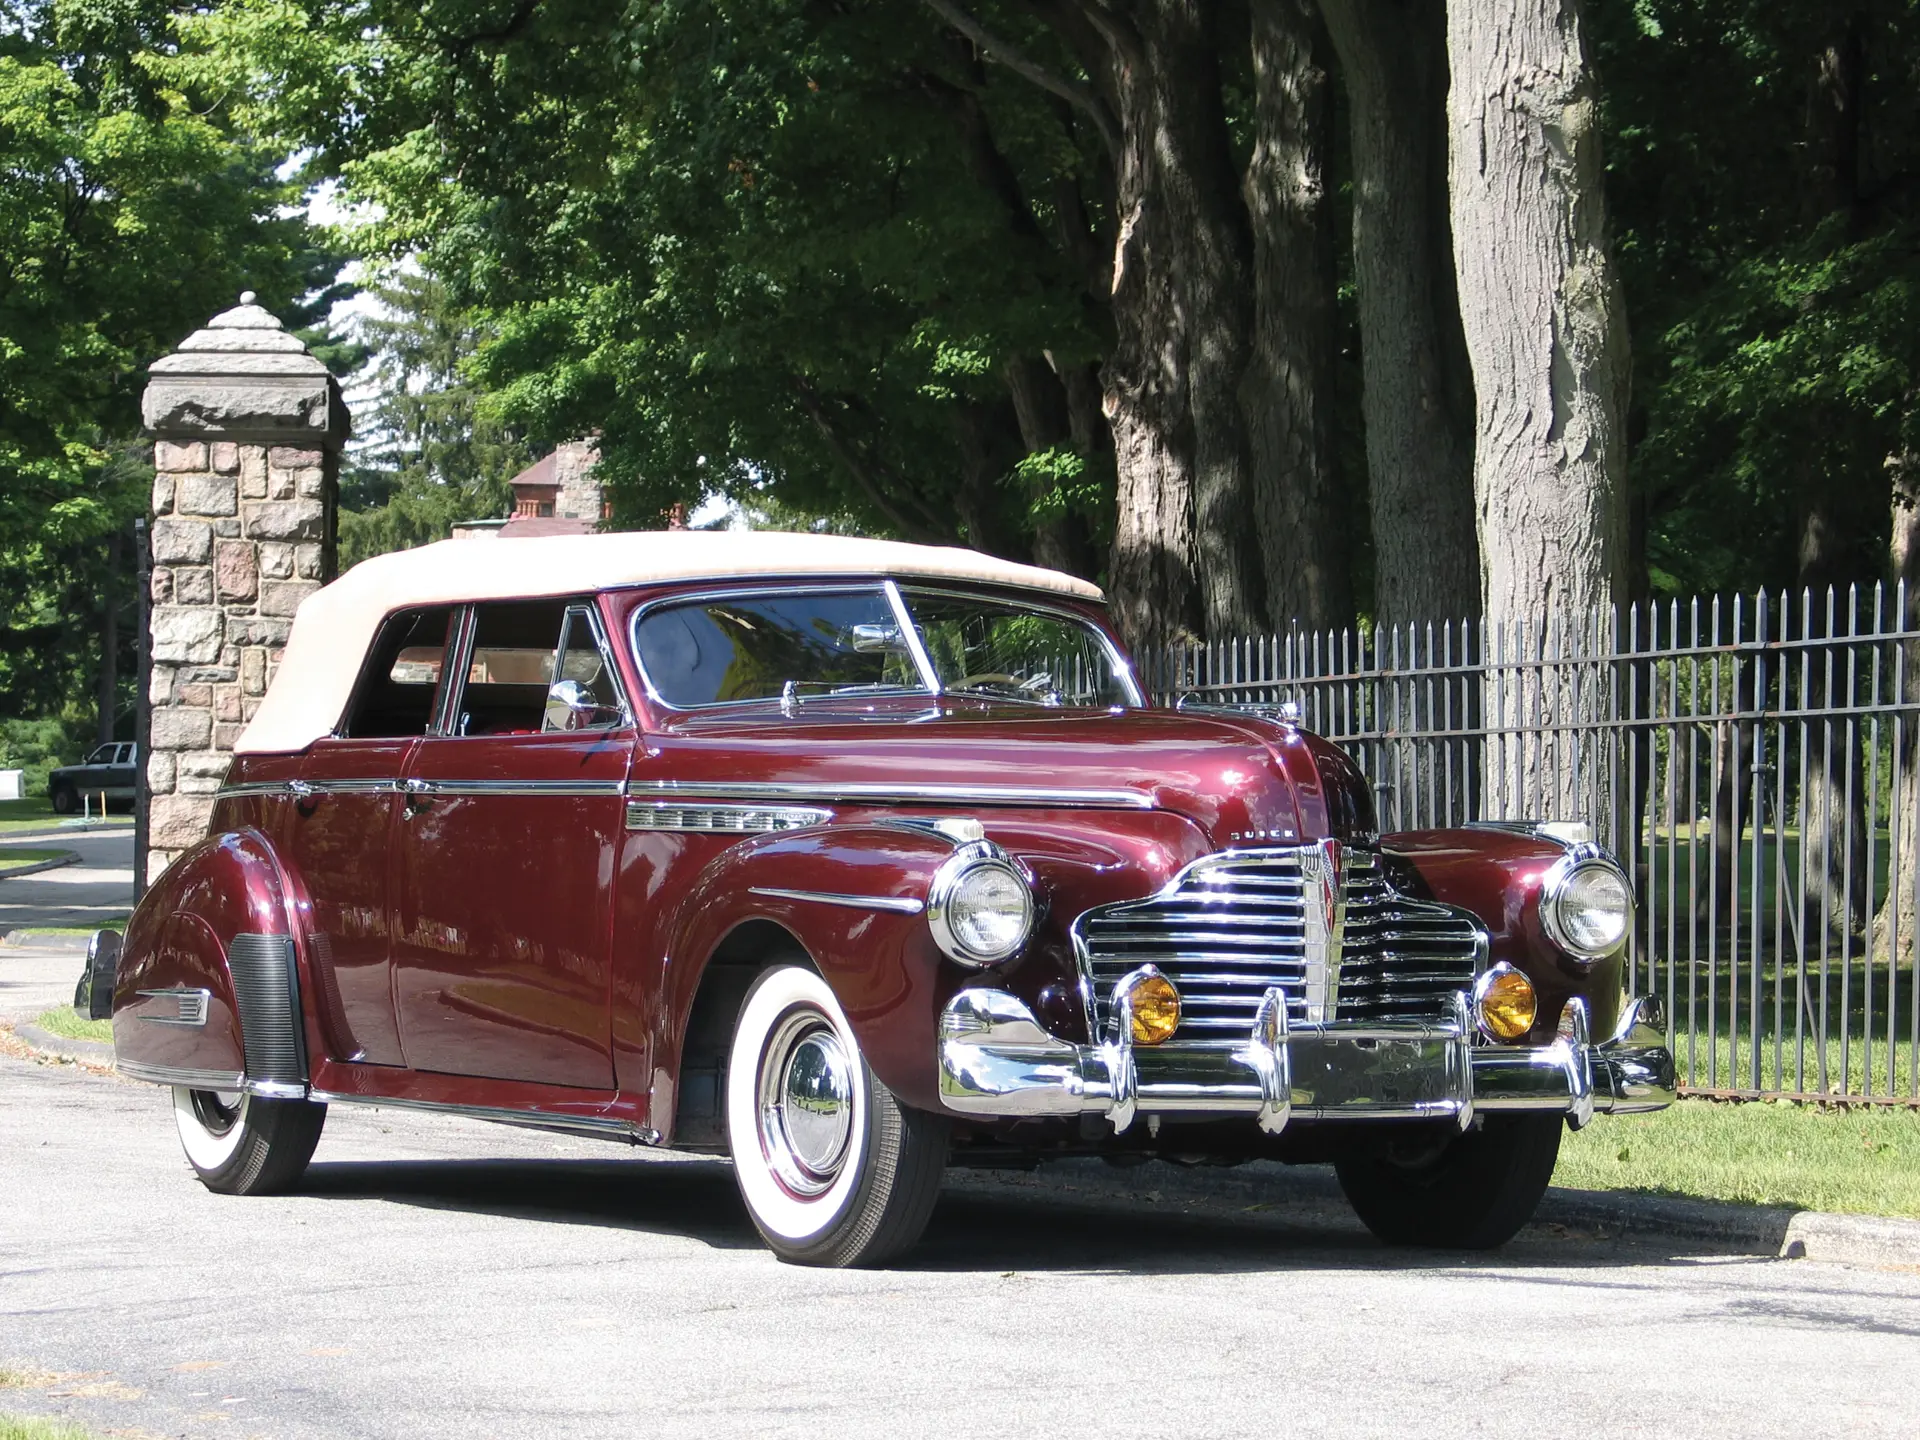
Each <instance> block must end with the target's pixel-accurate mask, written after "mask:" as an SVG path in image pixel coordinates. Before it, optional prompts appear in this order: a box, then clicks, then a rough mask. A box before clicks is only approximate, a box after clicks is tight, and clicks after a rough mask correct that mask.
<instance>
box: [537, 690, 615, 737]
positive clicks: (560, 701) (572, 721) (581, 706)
mask: <svg viewBox="0 0 1920 1440" xmlns="http://www.w3.org/2000/svg"><path fill="white" fill-rule="evenodd" d="M607 708H608V707H606V706H605V705H602V704H601V703H600V702H599V701H597V700H595V699H594V698H593V695H592V692H590V691H589V690H588V689H587V687H586V686H584V685H582V684H581V683H580V682H579V681H578V680H556V681H554V682H553V684H551V685H549V686H548V687H547V715H546V722H545V723H546V728H547V729H549V730H584V729H586V728H587V727H588V726H590V725H592V724H593V720H594V717H595V716H596V715H598V714H599V713H600V712H601V711H603V710H605V709H607Z"/></svg>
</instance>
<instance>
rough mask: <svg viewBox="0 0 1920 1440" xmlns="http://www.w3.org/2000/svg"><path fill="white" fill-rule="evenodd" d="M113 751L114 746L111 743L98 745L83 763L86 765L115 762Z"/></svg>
mask: <svg viewBox="0 0 1920 1440" xmlns="http://www.w3.org/2000/svg"><path fill="white" fill-rule="evenodd" d="M113 752H114V747H113V746H111V745H100V746H96V747H95V749H94V752H93V753H92V754H91V755H89V756H87V758H86V759H85V760H84V761H82V762H81V763H82V764H85V765H111V764H112V763H113Z"/></svg>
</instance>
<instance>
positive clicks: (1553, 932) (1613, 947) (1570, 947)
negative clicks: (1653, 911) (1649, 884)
mask: <svg viewBox="0 0 1920 1440" xmlns="http://www.w3.org/2000/svg"><path fill="white" fill-rule="evenodd" d="M1594 870H1598V871H1603V872H1605V873H1607V874H1609V875H1611V876H1613V877H1614V878H1615V879H1617V880H1618V881H1619V882H1620V889H1621V893H1622V894H1624V895H1625V896H1626V912H1625V915H1624V917H1623V919H1622V923H1621V926H1620V938H1619V939H1617V940H1615V941H1612V942H1611V943H1609V944H1607V945H1605V946H1601V947H1597V948H1596V947H1594V946H1591V945H1586V944H1583V943H1581V942H1580V941H1579V940H1577V939H1576V938H1575V936H1574V933H1573V927H1572V926H1571V925H1569V924H1568V922H1567V915H1566V904H1567V897H1568V895H1569V894H1570V893H1571V891H1572V889H1573V885H1574V881H1575V880H1576V879H1578V878H1579V876H1580V875H1581V874H1583V873H1585V872H1587V871H1594ZM1633 921H1634V898H1633V882H1632V881H1631V880H1629V879H1628V878H1627V872H1626V871H1625V870H1623V869H1622V868H1621V867H1620V866H1619V865H1617V864H1615V863H1614V862H1613V861H1612V860H1610V859H1608V858H1607V856H1606V855H1604V854H1602V853H1601V852H1600V851H1599V850H1598V849H1596V848H1592V847H1587V848H1583V849H1578V850H1574V851H1570V852H1569V853H1568V854H1566V855H1563V856H1561V857H1560V859H1558V860H1556V861H1555V862H1554V863H1553V867H1552V868H1551V869H1549V870H1548V871H1547V874H1546V878H1545V880H1544V881H1543V882H1542V885H1541V890H1540V925H1541V928H1542V929H1544V930H1545V931H1546V932H1547V938H1548V939H1549V940H1551V941H1552V942H1553V943H1554V944H1555V945H1556V946H1558V947H1559V949H1560V950H1561V951H1562V952H1563V953H1564V954H1566V955H1567V956H1569V957H1570V958H1572V959H1574V960H1577V961H1579V962H1580V963H1581V964H1583V965H1593V964H1597V963H1598V962H1599V961H1601V960H1604V959H1606V958H1607V957H1608V956H1609V955H1613V954H1617V953H1618V952H1619V951H1620V950H1621V949H1622V948H1624V947H1625V945H1626V943H1627V941H1628V939H1629V938H1631V936H1632V935H1633Z"/></svg>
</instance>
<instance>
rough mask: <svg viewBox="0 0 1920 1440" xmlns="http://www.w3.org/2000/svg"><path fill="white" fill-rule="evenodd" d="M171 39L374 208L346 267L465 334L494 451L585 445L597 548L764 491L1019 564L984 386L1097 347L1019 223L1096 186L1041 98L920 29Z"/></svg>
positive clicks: (1009, 444)
mask: <svg viewBox="0 0 1920 1440" xmlns="http://www.w3.org/2000/svg"><path fill="white" fill-rule="evenodd" d="M197 33H199V34H201V35H203V36H205V37H206V38H207V40H208V49H207V52H206V58H205V61H204V64H205V66H206V67H208V68H207V72H206V73H217V74H219V75H220V76H221V78H222V79H223V80H224V81H226V82H230V83H232V84H233V85H234V87H235V89H236V90H239V89H240V88H242V85H243V84H244V88H245V91H246V93H247V94H248V95H250V96H251V99H250V101H249V102H248V104H249V105H250V106H251V109H250V110H249V111H248V113H249V114H250V115H251V116H252V117H253V118H254V119H255V121H256V123H258V124H260V125H262V126H265V127H270V128H271V129H272V130H273V132H274V133H276V134H277V135H279V136H281V137H282V140H283V143H287V144H296V143H297V144H302V145H311V146H314V147H316V148H317V150H318V152H319V154H320V156H321V157H322V159H323V162H324V163H325V164H327V165H329V166H332V167H335V168H337V169H338V170H339V171H340V172H341V173H342V174H344V175H345V176H346V177H347V180H348V182H349V186H350V189H351V191H352V193H353V195H354V196H355V197H356V198H359V199H362V200H365V201H367V202H370V209H369V211H368V213H369V215H370V216H371V217H372V218H370V219H368V221H367V222H366V224H365V225H364V227H363V229H362V231H361V233H360V237H359V238H360V241H361V243H362V244H364V245H366V246H368V247H370V248H371V249H372V250H374V251H375V252H377V253H380V254H383V255H385V256H387V257H389V258H399V257H401V256H409V255H411V256H417V257H418V258H419V260H420V262H421V263H422V265H423V267H424V268H425V270H426V271H427V273H429V274H432V275H435V276H437V277H440V278H442V279H443V280H444V281H445V283H446V284H447V286H448V288H449V291H450V293H451V295H452V297H453V299H454V301H455V302H456V303H457V304H458V305H460V306H462V307H465V308H471V309H473V310H474V311H476V313H477V315H478V317H479V318H480V319H481V320H483V322H484V325H485V327H486V328H487V329H488V330H489V331H490V338H489V339H488V340H487V341H486V343H484V344H483V345H482V346H481V347H480V349H479V351H478V353H477V355H476V356H475V358H474V361H473V364H472V369H471V374H472V376H473V378H474V379H475V380H476V381H477V382H478V383H480V384H481V385H483V386H484V387H486V389H487V390H488V391H489V392H490V393H491V395H492V396H493V398H494V400H495V402H496V404H497V407H498V408H497V412H496V413H497V414H498V415H499V416H500V418H501V419H502V420H503V421H505V422H507V423H509V424H511V425H513V426H515V427H517V428H520V429H521V430H523V431H524V432H525V433H526V434H527V435H528V436H529V437H530V438H532V439H533V440H534V441H535V442H536V443H539V444H541V445H547V444H552V443H555V442H557V441H561V440H565V439H568V438H571V437H574V436H577V435H580V434H583V433H586V432H587V431H589V430H597V431H599V432H600V434H601V443H600V451H601V456H602V465H603V473H604V475H605V476H606V477H607V478H608V479H609V480H610V482H611V486H612V491H613V497H614V500H615V504H616V519H618V520H622V521H625V522H627V523H643V524H651V523H655V521H654V518H653V517H655V516H657V515H658V514H659V513H660V511H662V510H663V509H665V508H666V507H668V506H669V505H671V504H673V503H674V502H676V501H677V502H684V503H693V502H696V501H698V500H699V499H700V498H701V497H702V496H703V495H704V494H709V493H720V494H726V495H732V496H735V497H737V498H739V499H740V500H741V501H742V502H743V503H749V504H751V503H752V502H753V499H754V497H755V496H758V495H764V494H766V493H769V492H770V491H771V492H773V493H777V494H778V496H779V497H780V499H781V500H782V502H783V503H785V504H789V505H792V506H795V507H797V508H799V509H801V510H805V511H808V512H812V513H833V512H839V511H849V512H851V513H854V514H857V515H859V516H860V517H861V518H862V520H863V523H864V525H865V527H866V528H868V529H869V530H891V531H894V532H898V533H907V534H913V535H918V536H924V537H927V538H956V537H959V536H961V535H963V534H965V535H966V536H967V538H970V539H972V540H974V541H975V542H976V543H984V544H988V545H990V546H997V547H998V548H1011V549H1014V550H1016V551H1017V550H1020V549H1022V548H1024V544H1025V542H1024V540H1022V539H1021V538H1020V535H1021V532H1022V531H1023V530H1024V528H1025V526H1026V524H1027V517H1026V515H1025V500H1024V496H1023V494H1022V493H1020V492H1019V491H1018V489H1017V488H1015V487H1010V486H1005V485H1002V484H1000V483H999V482H1000V481H1002V480H1004V479H1005V478H1006V476H1007V474H1008V473H1009V472H1010V471H1011V470H1012V468H1013V465H1014V464H1015V463H1016V462H1017V461H1018V459H1019V456H1020V454H1022V453H1024V448H1025V447H1024V446H1023V445H1021V444H1020V443H1019V441H1018V437H1017V432H1016V427H1015V426H1014V424H1013V415H1012V409H1011V405H1010V402H1009V401H1008V398H1007V394H1006V389H1005V384H1004V381H1003V380H1002V378H1001V376H1000V369H1001V366H1002V365H1003V364H1004V362H1005V361H1006V360H1007V359H1008V358H1010V357H1012V356H1015V355H1028V356H1037V355H1039V354H1041V353H1042V352H1043V351H1044V352H1048V353H1051V354H1052V355H1054V356H1055V357H1056V358H1058V359H1060V360H1061V361H1062V362H1066V363H1071V362H1076V361H1082V360H1086V359H1089V358H1093V357H1096V356H1097V355H1098V354H1099V353H1100V351H1101V349H1102V348H1103V345H1104V339H1103V336H1102V333H1101V323H1102V322H1100V321H1099V320H1098V319H1097V317H1098V315H1099V311H1098V310H1097V309H1095V308H1093V307H1090V306H1089V305H1088V303H1087V296H1086V294H1085V292H1084V288H1083V280H1082V278H1081V277H1080V276H1079V275H1078V274H1077V273H1076V272H1075V271H1074V269H1073V267H1072V266H1071V265H1070V264H1069V263H1068V261H1067V259H1066V257H1065V255H1064V254H1063V253H1062V251H1061V250H1060V249H1059V248H1058V247H1057V246H1056V245H1055V243H1054V242H1053V241H1051V240H1050V239H1048V238H1047V235H1048V229H1047V227H1048V226H1050V225H1051V224H1052V222H1053V220H1054V219H1055V218H1056V217H1055V214H1054V212H1053V211H1052V209H1051V208H1050V206H1049V204H1047V203H1043V201H1041V200H1039V199H1035V198H1022V197H1044V196H1049V195H1051V194H1055V193H1059V190H1058V187H1059V186H1062V185H1064V186H1066V187H1070V188H1071V187H1075V186H1077V185H1078V184H1079V177H1080V176H1081V175H1082V173H1083V172H1086V173H1091V171H1090V166H1089V162H1088V158H1087V156H1085V155H1083V154H1082V153H1081V150H1080V148H1079V141H1078V140H1077V138H1076V136H1075V135H1074V134H1073V133H1071V132H1070V131H1069V129H1068V128H1066V127H1065V126H1064V125H1063V123H1062V121H1061V119H1060V116H1059V114H1058V112H1057V111H1056V109H1055V108H1054V107H1053V106H1052V105H1051V104H1050V103H1047V97H1046V96H1045V95H1044V94H1043V93H1042V92H1039V91H1037V90H1035V89H1034V88H1033V87H1031V86H1030V85H1028V84H1027V83H1026V82H1024V81H1022V80H1019V79H1017V78H1015V77H1010V76H1008V75H1007V74H1006V72H1004V71H1001V70H997V69H990V68H987V67H985V66H983V65H981V64H980V62H978V60H977V59H976V58H975V57H974V56H973V55H972V54H971V52H970V51H969V50H964V49H960V50H956V49H955V47H953V46H952V45H951V44H950V43H949V39H948V37H947V36H946V34H945V32H944V31H943V30H942V29H941V27H940V26H939V25H937V24H936V23H933V22H932V21H931V20H930V18H929V17H928V16H927V15H925V14H924V13H922V12H920V11H917V10H907V11H902V10H901V8H900V7H899V6H897V5H895V4H887V3H881V0H854V3H851V4H848V5H845V6H840V7H835V8H828V7H822V6H818V5H815V4H810V3H805V0H722V3H718V4H715V3H710V0H700V3H695V0H660V3H654V0H648V3H638V0H635V3H629V4H626V5H617V6H608V5H605V4H602V3H598V0H548V3H545V4H542V5H539V6H537V7H520V6H511V5H506V4H501V3H488V0H464V3H450V4H445V5H435V6H434V7H432V8H431V10H430V11H421V10H419V9H417V8H416V7H414V6H412V5H409V4H401V3H398V0H369V3H359V0H302V3H294V0H232V3H229V4H227V5H224V6H221V7H219V8H218V9H216V10H215V11H213V12H212V13H211V14H210V15H209V16H207V17H206V18H205V19H203V20H202V21H199V22H197ZM982 112H984V113H985V114H986V115H987V116H988V117H989V123H988V125H987V126H986V129H985V131H981V130H978V129H976V130H975V131H971V132H970V131H967V129H966V126H967V124H968V122H969V119H970V117H975V116H976V115H977V114H979V113H982ZM969 133H971V134H975V135H978V134H981V133H990V138H991V146H992V148H993V150H994V153H995V154H996V155H998V156H999V158H1000V160H1001V162H1002V163H1003V164H1004V165H1005V166H1006V167H1007V169H1008V173H1009V174H1011V175H1013V176H1014V177H1015V188H1016V191H1017V193H1016V194H1015V195H1014V197H1013V200H1014V202H1015V203H1014V204H1013V205H1011V206H1010V205H1009V204H1008V203H1006V200H1005V192H1004V191H1002V192H993V191H990V190H989V189H988V188H987V187H986V186H984V185H983V184H982V182H981V181H980V179H978V178H977V175H976V173H975V171H974V170H973V169H971V168H970V166H969V159H968V157H969V155H970V154H974V153H975V152H973V151H970V150H969V148H968V144H967V143H966V142H965V140H964V138H963V137H964V135H966V134H969ZM1087 188H1088V189H1089V191H1092V190H1093V189H1094V187H1093V186H1092V185H1091V182H1089V183H1088V186H1087ZM1056 228H1057V227H1056ZM1090 315H1092V316H1095V317H1096V318H1095V319H1092V320H1090V319H1089V316H1090ZM983 433H984V434H985V435H986V436H987V438H986V439H985V440H984V441H982V440H981V439H980V436H981V435H982V434H983ZM1010 436H1011V440H1009V437H1010ZM968 443H973V450H972V451H968V452H967V453H969V454H974V455H976V456H977V457H978V458H977V459H976V460H974V461H973V462H971V464H972V468H971V469H968V468H967V463H968V462H964V461H963V460H962V458H961V453H960V452H962V451H966V450H967V445H968ZM969 484H970V485H971V486H972V489H971V491H970V492H969V498H968V499H967V501H966V502H965V503H963V504H960V505H956V503H955V501H954V499H953V496H954V494H955V492H956V490H957V489H962V488H964V487H965V486H966V485H969ZM963 511H964V512H965V514H966V516H971V517H972V518H971V519H968V518H963V514H962V512H963ZM975 531H978V532H980V533H974V532H975Z"/></svg>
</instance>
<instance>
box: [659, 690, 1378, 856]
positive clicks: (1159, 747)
mask: <svg viewBox="0 0 1920 1440" xmlns="http://www.w3.org/2000/svg"><path fill="white" fill-rule="evenodd" d="M633 779H634V787H635V790H636V793H643V792H644V791H645V790H646V789H647V788H649V787H650V786H652V785H655V784H660V785H661V786H662V788H663V789H665V788H673V787H677V786H687V785H692V786H695V787H699V788H701V789H707V790H709V793H717V791H714V790H712V789H711V788H710V787H718V786H724V785H743V786H750V787H762V786H777V787H781V788H782V789H790V790H791V792H792V793H793V794H794V795H796V796H800V795H803V794H807V793H817V794H819V795H820V796H821V797H822V798H823V799H825V798H831V797H832V796H833V794H834V792H835V791H836V788H837V787H845V788H844V789H842V790H841V792H840V793H841V795H842V797H843V798H851V797H853V796H857V795H861V794H878V793H880V792H884V791H890V790H891V791H897V792H898V793H899V794H900V795H901V796H902V797H904V798H908V799H911V798H913V796H914V795H915V794H916V793H919V794H922V795H927V796H929V797H932V798H936V799H937V800H943V801H947V802H950V803H953V804H957V805H962V806H964V805H966V804H967V802H968V795H969V792H971V793H972V794H973V795H976V796H978V797H980V798H979V801H978V803H981V804H989V803H992V804H1002V805H1004V804H1009V803H1015V800H1014V797H1015V796H1017V794H1018V793H1019V792H1026V791H1031V792H1033V793H1034V794H1035V796H1036V798H1035V800H1034V805H1035V807H1036V808H1048V809H1059V808H1071V807H1073V806H1075V805H1081V804H1085V805H1125V804H1134V805H1139V806H1141V807H1146V806H1152V807H1155V808H1158V809H1163V810H1170V811H1174V812H1176V813H1178V814H1181V815H1184V816H1186V817H1187V818H1188V819H1190V820H1192V821H1193V822H1194V823H1195V824H1196V825H1198V826H1200V827H1201V828H1202V829H1203V830H1204V831H1206V833H1207V835H1208V837H1209V839H1210V840H1211V842H1212V844H1213V846H1214V847H1215V848H1217V849H1227V848H1240V847H1246V846H1255V845H1280V844H1297V843H1300V842H1301V841H1304V840H1313V839H1318V838H1321V837H1323V836H1334V837H1338V838H1341V839H1346V840H1358V839H1364V838H1369V837H1370V836H1371V833H1372V831H1373V828H1374V826H1373V815H1372V806H1371V803H1370V801H1369V794H1368V791H1367V788H1366V784H1365V781H1364V780H1363V779H1362V778H1361V776H1360V774H1359V772H1358V771H1357V770H1356V769H1355V768H1354V766H1353V764H1352V762H1351V761H1350V760H1348V759H1347V757H1346V756H1345V755H1344V754H1343V753H1342V752H1341V751H1340V750H1338V749H1337V748H1336V747H1334V746H1332V745H1330V744H1328V743H1327V742H1326V741H1324V740H1321V739H1320V738H1319V737H1317V736H1313V735H1310V734H1307V733H1306V732H1304V731H1301V730H1297V729H1294V728H1293V727H1291V726H1287V725H1282V724H1279V723H1276V722H1273V721H1268V720H1264V719H1261V718H1259V717H1255V716H1239V715H1222V714H1215V713H1205V714H1202V713H1194V712H1187V711H1173V710H1159V709H1138V710H1132V709H1129V710H1115V711H1088V710H1046V709H1040V708H1038V707H1030V706H1003V705H991V704H977V703H973V702H946V703H943V704H941V705H940V706H939V707H933V708H928V707H923V708H920V709H919V710H918V711H917V712H915V713H914V714H913V716H912V717H911V718H907V717H905V716H903V715H899V714H894V715H880V714H874V715H867V716H862V717H860V718H857V719H855V718H850V717H847V716H844V715H828V714H815V715H806V714H804V713H802V714H799V715H792V716H782V715H777V714H775V715H768V714H767V713H766V712H764V711H757V710H756V712H754V713H753V714H751V715H737V716H729V717H723V718H722V717H700V718H699V719H697V720H689V721H686V722H683V723H681V724H678V725H676V726H675V728H674V729H672V730H671V731H669V732H667V733H664V734H655V735H651V736H649V737H648V743H647V745H646V746H645V747H644V750H643V752H642V754H641V756H640V757H639V758H638V759H637V761H636V764H635V767H634V773H633ZM1069 792H1078V793H1077V794H1073V793H1069ZM1050 796H1057V797H1058V798H1048V797H1050Z"/></svg>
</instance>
